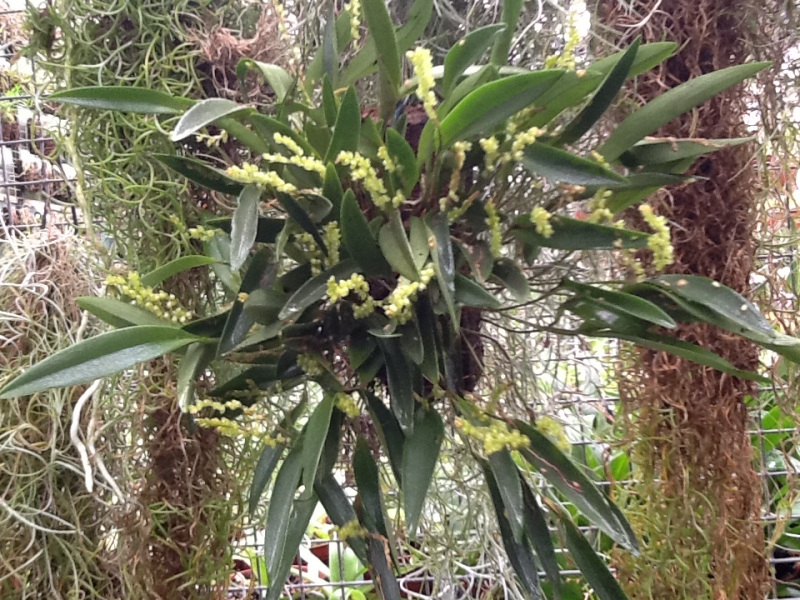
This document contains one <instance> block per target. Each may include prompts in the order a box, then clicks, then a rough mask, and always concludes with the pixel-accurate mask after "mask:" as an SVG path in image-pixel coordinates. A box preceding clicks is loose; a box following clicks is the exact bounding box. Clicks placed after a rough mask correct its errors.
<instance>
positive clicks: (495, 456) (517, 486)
mask: <svg viewBox="0 0 800 600" xmlns="http://www.w3.org/2000/svg"><path fill="white" fill-rule="evenodd" d="M487 459H488V462H489V468H491V470H492V475H493V476H494V480H495V483H496V484H497V490H498V491H499V492H500V497H501V498H502V499H503V507H504V509H505V513H504V514H505V517H506V519H507V520H508V526H509V528H510V529H511V535H512V536H513V537H514V541H515V542H516V543H520V542H522V532H523V530H524V526H525V516H524V514H525V513H524V509H523V502H522V484H521V483H520V475H519V471H518V470H517V465H516V464H514V459H513V458H512V457H511V452H509V451H508V450H505V449H503V450H499V451H498V452H493V453H492V454H490V455H489V456H488V457H487Z"/></svg>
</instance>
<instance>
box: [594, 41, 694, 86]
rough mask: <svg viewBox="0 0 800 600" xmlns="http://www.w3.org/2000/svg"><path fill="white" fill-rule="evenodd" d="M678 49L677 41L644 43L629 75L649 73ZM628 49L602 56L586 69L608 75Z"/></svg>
mask: <svg viewBox="0 0 800 600" xmlns="http://www.w3.org/2000/svg"><path fill="white" fill-rule="evenodd" d="M677 50H678V44H676V43H675V42H654V43H652V44H642V45H641V46H639V49H638V51H637V52H636V59H635V60H634V61H633V65H632V66H631V69H630V71H629V73H628V77H629V78H630V77H636V76H637V75H641V74H642V73H647V71H649V70H651V69H652V68H653V67H655V66H656V65H659V64H661V63H662V62H664V61H665V60H667V59H668V58H669V57H670V56H672V55H673V54H675V52H676V51H677ZM626 52H627V50H622V51H620V52H617V53H616V54H612V55H611V56H606V57H605V58H601V59H600V60H598V61H596V62H595V63H594V64H592V65H591V66H590V67H589V68H588V69H587V70H586V71H587V73H593V72H596V73H601V74H602V75H606V74H607V73H609V72H610V71H611V70H612V69H613V68H614V66H615V65H616V64H617V63H618V62H619V61H621V60H622V58H623V57H624V56H625V54H626Z"/></svg>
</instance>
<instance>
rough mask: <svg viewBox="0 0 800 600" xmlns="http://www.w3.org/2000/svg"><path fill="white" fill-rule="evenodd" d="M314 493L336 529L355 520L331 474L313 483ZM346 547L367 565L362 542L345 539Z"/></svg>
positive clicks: (354, 513)
mask: <svg viewBox="0 0 800 600" xmlns="http://www.w3.org/2000/svg"><path fill="white" fill-rule="evenodd" d="M314 491H315V492H316V493H317V496H319V500H320V502H322V506H323V507H324V508H325V512H326V514H327V515H328V517H329V518H330V520H331V522H332V523H333V524H334V525H336V526H337V527H344V526H345V525H347V524H348V523H352V522H353V521H355V520H356V511H355V510H354V509H353V505H352V504H350V500H348V499H347V494H345V492H344V490H343V489H342V486H340V485H339V482H338V481H336V477H335V476H334V475H333V474H328V475H326V476H325V477H323V478H322V479H320V480H319V481H317V482H315V483H314ZM347 545H348V546H350V547H351V548H352V549H353V552H355V553H356V556H358V559H359V560H360V561H361V562H362V563H365V564H366V563H367V561H368V559H367V547H366V545H365V544H364V540H363V539H361V538H358V537H355V536H354V537H350V538H347Z"/></svg>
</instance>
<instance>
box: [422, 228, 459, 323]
mask: <svg viewBox="0 0 800 600" xmlns="http://www.w3.org/2000/svg"><path fill="white" fill-rule="evenodd" d="M427 225H428V229H429V232H430V240H431V241H432V242H433V243H434V247H433V248H431V255H432V256H433V267H434V270H435V271H436V280H437V281H438V282H439V291H440V292H441V294H442V297H443V298H444V302H445V304H446V305H447V311H448V312H449V313H450V318H451V319H452V324H453V327H454V328H455V329H456V331H458V316H457V315H456V305H455V298H454V296H455V293H456V286H455V276H456V260H455V256H454V255H453V243H452V242H451V241H450V224H449V222H448V219H447V215H446V214H444V213H439V214H437V215H436V216H434V217H432V218H429V219H427ZM429 243H430V242H429Z"/></svg>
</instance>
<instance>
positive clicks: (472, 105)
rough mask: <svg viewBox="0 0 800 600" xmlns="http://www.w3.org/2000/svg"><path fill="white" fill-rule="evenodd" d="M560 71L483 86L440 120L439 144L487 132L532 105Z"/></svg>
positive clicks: (516, 77) (525, 75)
mask: <svg viewBox="0 0 800 600" xmlns="http://www.w3.org/2000/svg"><path fill="white" fill-rule="evenodd" d="M562 74H563V71H556V70H552V71H536V72H533V73H525V74H523V75H512V76H511V77H506V78H505V79H500V80H498V81H493V82H491V83H487V84H485V85H482V86H481V87H480V88H478V89H477V90H475V91H474V92H472V93H470V94H469V95H468V96H467V97H466V98H464V99H463V100H462V101H461V102H459V103H458V104H457V105H456V106H455V107H454V108H453V110H451V111H450V112H449V113H448V114H447V116H446V117H445V118H444V119H442V122H441V125H440V127H439V132H440V134H441V139H442V147H443V148H448V147H450V146H451V145H452V144H453V142H456V141H458V140H465V139H469V138H472V137H474V136H476V135H478V134H485V135H489V134H490V133H491V132H492V130H493V129H494V128H495V126H497V125H499V124H500V123H502V122H503V121H505V120H506V119H507V118H508V117H510V116H511V115H514V114H516V113H518V112H519V111H521V110H522V109H523V108H527V107H528V106H530V105H531V104H533V103H534V101H535V100H536V99H537V98H538V97H539V96H541V95H542V94H543V93H544V92H545V91H546V90H547V89H548V88H549V87H550V86H552V85H553V84H554V83H555V82H556V81H558V78H559V77H561V75H562Z"/></svg>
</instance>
